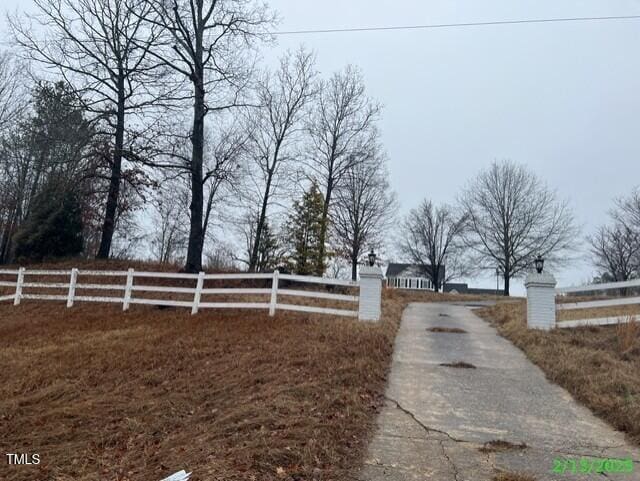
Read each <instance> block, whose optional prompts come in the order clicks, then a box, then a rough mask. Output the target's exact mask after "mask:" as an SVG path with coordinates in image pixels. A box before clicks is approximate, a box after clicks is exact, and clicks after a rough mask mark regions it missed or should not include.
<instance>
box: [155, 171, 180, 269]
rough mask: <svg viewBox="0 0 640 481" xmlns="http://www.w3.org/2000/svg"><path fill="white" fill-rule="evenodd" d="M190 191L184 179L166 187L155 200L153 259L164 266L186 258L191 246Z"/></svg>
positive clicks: (164, 184)
mask: <svg viewBox="0 0 640 481" xmlns="http://www.w3.org/2000/svg"><path fill="white" fill-rule="evenodd" d="M188 197H189V195H188V188H187V186H186V185H185V182H184V180H183V179H181V178H177V179H175V180H173V181H168V182H165V183H163V185H162V186H161V188H160V190H159V192H158V194H157V196H156V198H155V199H154V200H153V208H154V217H153V226H152V237H151V252H152V255H153V257H154V258H155V259H156V260H157V261H158V262H160V263H162V264H168V263H173V262H177V261H178V260H179V259H181V258H183V257H184V256H183V254H184V251H185V249H186V246H187V238H188V230H187V224H188V223H187V222H186V214H187V212H188Z"/></svg>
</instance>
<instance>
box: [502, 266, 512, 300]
mask: <svg viewBox="0 0 640 481" xmlns="http://www.w3.org/2000/svg"><path fill="white" fill-rule="evenodd" d="M510 277H511V276H510V275H509V274H507V273H506V272H505V274H504V296H505V297H509V280H510Z"/></svg>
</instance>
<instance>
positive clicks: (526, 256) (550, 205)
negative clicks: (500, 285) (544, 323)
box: [461, 161, 578, 296]
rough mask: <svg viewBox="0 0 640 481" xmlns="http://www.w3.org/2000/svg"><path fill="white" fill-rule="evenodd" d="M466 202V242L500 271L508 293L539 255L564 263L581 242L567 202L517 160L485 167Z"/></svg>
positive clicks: (487, 264) (465, 195) (485, 262)
mask: <svg viewBox="0 0 640 481" xmlns="http://www.w3.org/2000/svg"><path fill="white" fill-rule="evenodd" d="M461 204H462V207H463V209H464V212H465V214H466V215H467V219H468V231H467V232H468V235H467V236H466V242H467V245H468V246H469V247H470V248H472V249H473V250H474V251H475V252H476V253H477V254H478V262H479V263H480V264H482V265H484V266H485V267H493V268H495V267H496V266H497V267H498V268H499V269H500V270H501V272H502V273H503V276H504V295H505V296H508V295H509V283H510V280H511V279H512V278H513V277H514V276H517V275H519V274H522V273H523V272H524V271H526V270H527V269H528V268H529V267H530V266H531V265H532V262H533V260H534V258H535V257H536V256H537V255H542V256H543V257H545V258H546V259H547V260H549V261H550V262H551V263H556V265H559V264H561V263H562V262H564V261H566V259H567V255H568V254H569V253H570V251H571V250H572V249H573V248H574V247H575V245H576V238H577V235H578V229H577V227H576V224H575V222H574V218H573V215H572V213H571V211H570V210H569V207H568V204H567V202H562V201H558V200H557V198H556V194H555V192H554V191H552V190H550V189H549V188H548V187H547V186H546V185H545V184H544V183H542V181H540V179H538V177H537V176H536V175H535V174H534V173H532V172H531V171H529V170H528V169H527V168H526V167H524V166H522V165H518V164H515V163H514V162H511V161H502V162H499V163H498V162H494V163H493V164H492V165H491V167H490V168H489V169H487V170H484V171H482V172H480V174H479V175H478V176H477V177H476V178H475V179H474V180H473V181H472V182H471V183H470V184H469V186H468V187H467V188H466V189H465V191H464V193H463V195H462V197H461Z"/></svg>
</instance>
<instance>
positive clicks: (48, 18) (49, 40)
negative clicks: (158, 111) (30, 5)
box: [11, 0, 159, 258]
mask: <svg viewBox="0 0 640 481" xmlns="http://www.w3.org/2000/svg"><path fill="white" fill-rule="evenodd" d="M34 3H35V5H36V8H37V11H38V13H37V14H35V15H30V14H26V15H25V17H26V19H27V20H28V21H27V22H23V21H22V20H18V19H17V18H12V19H11V27H12V30H13V33H14V37H15V39H16V41H17V42H18V44H19V45H21V46H22V47H24V48H25V49H26V51H27V52H28V54H29V56H30V58H31V59H33V60H35V61H36V62H39V63H40V64H43V65H44V66H46V67H47V68H49V69H50V70H52V71H54V72H56V73H58V74H59V75H61V76H62V77H63V78H64V79H65V81H66V82H67V83H69V84H70V85H72V86H73V87H74V89H75V91H76V93H77V97H78V99H80V100H82V101H83V102H84V105H85V108H86V109H87V110H88V111H90V112H94V113H95V114H96V120H99V121H102V122H105V123H106V125H107V126H108V133H109V135H111V136H112V138H113V151H112V153H111V155H110V179H109V190H108V194H107V198H106V205H105V212H104V223H103V227H102V238H101V241H100V247H99V249H98V257H99V258H108V257H109V254H110V252H111V244H112V240H113V234H114V230H115V220H116V215H117V208H118V197H119V195H120V188H121V183H122V162H123V158H125V157H126V156H127V152H126V150H125V141H126V134H127V129H128V123H127V120H128V117H129V116H130V115H136V114H140V113H141V110H142V109H143V108H144V107H146V106H149V105H150V104H152V103H153V102H155V101H157V94H156V93H155V92H151V91H150V85H152V84H153V82H151V80H152V78H153V76H152V74H153V73H154V70H155V69H156V66H155V65H154V64H153V63H152V62H150V55H149V50H150V48H151V47H152V46H153V45H154V44H155V43H156V42H157V40H158V30H159V29H158V28H156V27H155V26H154V25H149V24H146V23H144V22H143V20H142V19H143V18H145V17H147V18H150V17H151V16H152V15H153V10H152V9H151V6H150V3H149V2H147V1H145V0H34ZM35 32H37V37H38V38H36V35H34V33H35Z"/></svg>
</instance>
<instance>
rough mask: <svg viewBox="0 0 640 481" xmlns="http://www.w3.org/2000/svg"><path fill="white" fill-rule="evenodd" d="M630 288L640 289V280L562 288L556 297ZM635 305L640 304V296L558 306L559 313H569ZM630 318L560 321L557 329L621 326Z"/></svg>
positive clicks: (565, 303) (568, 303) (557, 291)
mask: <svg viewBox="0 0 640 481" xmlns="http://www.w3.org/2000/svg"><path fill="white" fill-rule="evenodd" d="M629 288H640V279H636V280H632V281H621V282H607V283H603V284H588V285H585V286H577V287H561V288H558V289H556V295H561V296H565V295H566V294H585V295H590V294H593V293H598V292H602V293H605V292H607V291H611V290H621V289H629ZM634 304H640V296H637V295H636V296H633V297H616V298H612V299H602V300H594V301H579V302H561V303H557V304H556V310H557V311H568V310H574V309H594V308H599V307H616V306H629V305H634ZM628 319H629V316H624V317H623V316H615V317H598V318H586V319H577V320H572V321H559V322H557V324H556V325H557V327H579V326H606V325H611V324H620V323H622V322H627V321H628Z"/></svg>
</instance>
